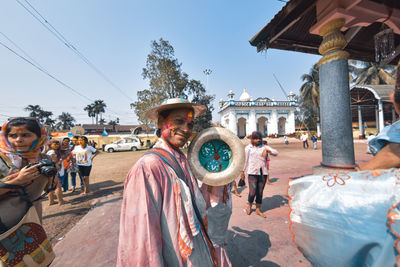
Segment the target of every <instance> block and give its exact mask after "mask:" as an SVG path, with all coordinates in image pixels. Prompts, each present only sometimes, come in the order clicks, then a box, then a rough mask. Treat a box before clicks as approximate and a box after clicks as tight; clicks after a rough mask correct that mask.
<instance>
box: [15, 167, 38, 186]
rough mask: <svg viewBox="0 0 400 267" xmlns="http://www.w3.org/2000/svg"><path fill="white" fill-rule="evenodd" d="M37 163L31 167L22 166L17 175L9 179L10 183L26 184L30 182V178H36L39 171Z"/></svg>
mask: <svg viewBox="0 0 400 267" xmlns="http://www.w3.org/2000/svg"><path fill="white" fill-rule="evenodd" d="M38 167H39V163H38V164H35V165H33V166H31V167H23V168H22V169H21V170H20V171H19V173H18V176H17V177H15V178H14V179H12V180H10V181H9V183H10V184H19V185H21V184H26V183H29V182H31V181H32V180H34V179H36V178H38V177H39V176H40V173H39V169H38Z"/></svg>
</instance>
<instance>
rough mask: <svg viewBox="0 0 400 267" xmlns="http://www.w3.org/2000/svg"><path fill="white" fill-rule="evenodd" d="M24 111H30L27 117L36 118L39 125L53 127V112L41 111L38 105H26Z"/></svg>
mask: <svg viewBox="0 0 400 267" xmlns="http://www.w3.org/2000/svg"><path fill="white" fill-rule="evenodd" d="M24 110H25V111H30V113H29V116H30V117H33V118H37V119H38V120H39V122H40V123H41V124H45V125H48V126H50V127H54V123H55V120H53V119H52V118H51V117H52V116H53V112H51V111H46V110H43V109H42V107H41V106H39V105H28V106H27V107H26V108H24Z"/></svg>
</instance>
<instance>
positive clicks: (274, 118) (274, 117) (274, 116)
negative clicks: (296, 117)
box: [268, 109, 278, 136]
mask: <svg viewBox="0 0 400 267" xmlns="http://www.w3.org/2000/svg"><path fill="white" fill-rule="evenodd" d="M270 126H271V127H269V128H268V135H273V136H274V135H275V134H278V111H277V110H276V109H275V110H273V111H272V113H271V123H270Z"/></svg>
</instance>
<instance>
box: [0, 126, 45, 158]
mask: <svg viewBox="0 0 400 267" xmlns="http://www.w3.org/2000/svg"><path fill="white" fill-rule="evenodd" d="M11 121H13V120H9V121H7V122H6V123H4V124H3V126H2V127H1V132H0V152H1V153H3V154H8V153H12V154H15V155H18V156H20V157H22V158H24V159H34V158H36V157H37V156H38V155H39V154H40V152H41V148H42V147H43V146H44V145H45V144H46V142H47V140H48V136H47V132H46V130H45V129H44V127H40V134H41V136H40V137H39V138H38V139H36V140H35V141H34V142H33V143H32V146H31V147H30V148H29V149H28V150H27V151H19V150H17V149H15V148H14V147H13V146H12V144H11V143H10V142H9V141H8V139H7V136H5V133H6V127H7V124H8V123H10V122H11ZM37 123H38V124H39V122H37ZM39 126H40V124H39Z"/></svg>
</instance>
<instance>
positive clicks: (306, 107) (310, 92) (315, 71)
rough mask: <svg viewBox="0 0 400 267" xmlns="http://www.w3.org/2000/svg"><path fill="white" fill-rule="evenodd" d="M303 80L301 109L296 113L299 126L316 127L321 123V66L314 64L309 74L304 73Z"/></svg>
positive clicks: (299, 103)
mask: <svg viewBox="0 0 400 267" xmlns="http://www.w3.org/2000/svg"><path fill="white" fill-rule="evenodd" d="M301 80H302V81H303V82H304V83H303V84H302V85H301V87H300V97H299V101H298V105H299V110H298V112H297V114H296V117H297V123H298V125H299V126H305V127H306V128H308V129H316V127H317V123H319V104H320V102H319V94H320V90H319V68H318V65H317V64H314V65H313V66H312V68H311V69H310V71H309V73H308V74H303V75H302V76H301Z"/></svg>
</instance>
